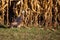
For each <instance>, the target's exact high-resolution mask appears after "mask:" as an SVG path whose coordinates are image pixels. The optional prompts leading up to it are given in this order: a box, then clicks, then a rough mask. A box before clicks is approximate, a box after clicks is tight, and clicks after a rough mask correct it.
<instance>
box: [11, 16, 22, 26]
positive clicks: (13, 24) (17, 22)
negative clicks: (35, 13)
mask: <svg viewBox="0 0 60 40" xmlns="http://www.w3.org/2000/svg"><path fill="white" fill-rule="evenodd" d="M21 22H22V16H18V17H17V18H16V19H14V20H13V22H12V23H11V24H10V27H18V26H19V25H20V24H21Z"/></svg>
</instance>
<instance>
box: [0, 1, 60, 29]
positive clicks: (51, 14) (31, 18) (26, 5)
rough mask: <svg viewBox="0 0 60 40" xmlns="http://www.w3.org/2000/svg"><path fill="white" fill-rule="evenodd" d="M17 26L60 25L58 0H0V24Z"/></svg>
mask: <svg viewBox="0 0 60 40" xmlns="http://www.w3.org/2000/svg"><path fill="white" fill-rule="evenodd" d="M19 16H20V21H19V20H18V22H19V23H18V24H17V25H18V27H19V26H27V27H28V26H32V25H34V26H36V27H37V26H44V28H49V29H51V28H58V26H60V0H0V24H5V25H10V24H11V25H13V26H14V24H16V23H17V22H14V21H15V19H17V18H18V17H19Z"/></svg>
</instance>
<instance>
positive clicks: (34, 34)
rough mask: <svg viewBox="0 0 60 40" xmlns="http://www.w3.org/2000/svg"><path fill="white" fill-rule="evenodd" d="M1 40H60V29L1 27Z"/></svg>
mask: <svg viewBox="0 0 60 40" xmlns="http://www.w3.org/2000/svg"><path fill="white" fill-rule="evenodd" d="M0 40H60V31H59V30H57V31H55V32H53V31H51V30H43V29H41V28H35V27H32V28H30V29H27V28H0Z"/></svg>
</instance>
